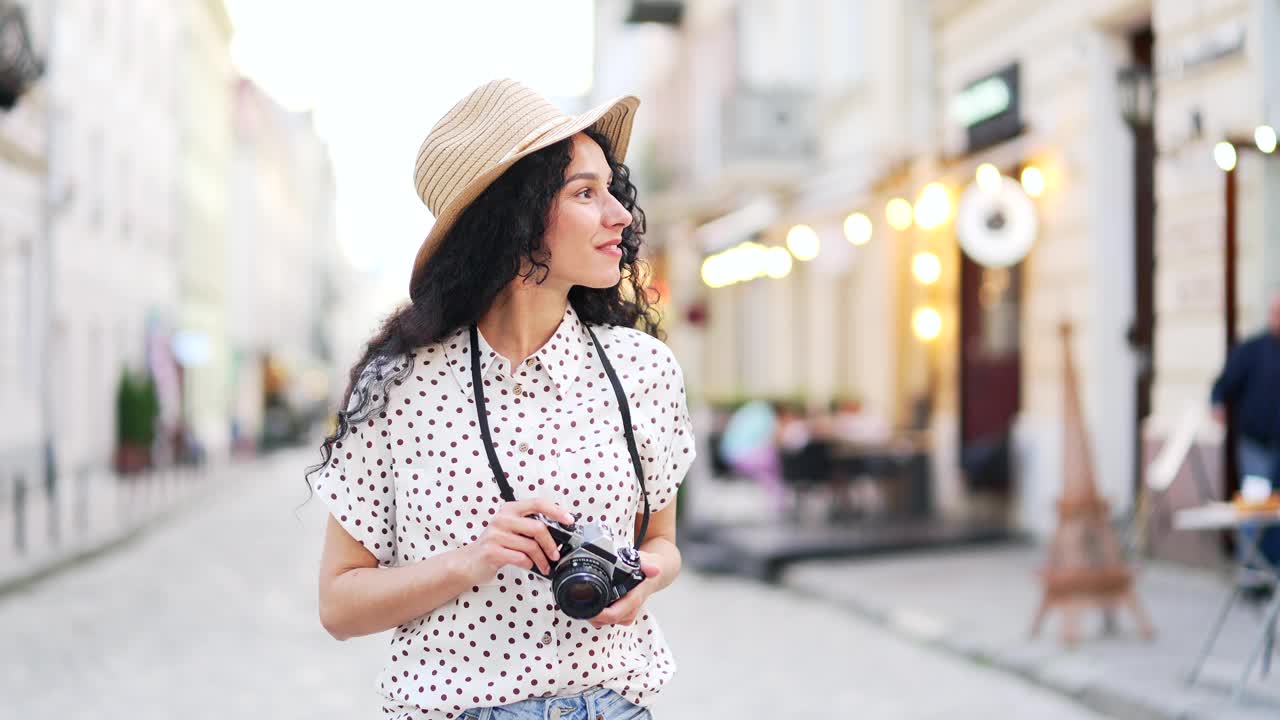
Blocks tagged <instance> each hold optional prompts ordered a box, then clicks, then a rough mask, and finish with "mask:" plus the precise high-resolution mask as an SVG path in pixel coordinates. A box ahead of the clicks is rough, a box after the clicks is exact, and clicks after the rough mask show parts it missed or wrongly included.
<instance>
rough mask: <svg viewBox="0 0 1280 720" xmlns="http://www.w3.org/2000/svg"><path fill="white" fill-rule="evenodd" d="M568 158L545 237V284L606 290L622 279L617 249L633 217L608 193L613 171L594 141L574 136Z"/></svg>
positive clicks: (580, 134)
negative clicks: (546, 269)
mask: <svg viewBox="0 0 1280 720" xmlns="http://www.w3.org/2000/svg"><path fill="white" fill-rule="evenodd" d="M571 154H572V158H573V159H572V160H571V161H570V162H569V167H568V169H566V170H565V175H564V179H565V184H564V187H562V188H560V192H559V194H558V195H557V196H556V199H555V201H554V202H553V203H552V204H551V217H550V222H549V223H548V225H547V234H546V235H545V236H544V238H543V243H544V247H545V248H546V250H547V251H548V252H549V253H550V255H551V258H550V260H548V261H547V265H548V272H547V278H546V281H545V283H544V284H554V285H560V286H564V288H565V291H566V292H567V291H568V289H569V288H570V287H573V286H574V285H585V286H587V287H590V288H610V287H613V286H614V285H617V284H618V282H619V281H620V280H621V279H622V272H621V265H620V263H621V261H622V248H621V247H619V245H620V243H621V242H622V231H623V230H625V229H626V228H627V226H629V225H630V224H631V213H629V212H627V209H626V208H625V207H623V206H622V204H621V203H619V202H618V200H617V199H616V198H614V197H613V195H612V194H610V193H609V183H610V182H611V181H612V180H613V171H612V170H611V169H610V168H609V162H608V160H606V159H605V156H604V151H603V150H601V149H600V146H599V145H597V144H596V142H595V141H594V140H592V139H591V138H589V137H587V136H586V135H584V134H582V133H578V134H577V135H574V136H573V148H572V150H571Z"/></svg>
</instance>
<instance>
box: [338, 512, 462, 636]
mask: <svg viewBox="0 0 1280 720" xmlns="http://www.w3.org/2000/svg"><path fill="white" fill-rule="evenodd" d="M468 565H469V563H467V562H466V561H465V558H463V557H461V556H460V553H459V552H458V551H452V552H446V553H441V554H440V555H436V556H434V557H431V558H428V559H426V560H423V561H422V562H419V563H415V564H413V565H404V566H400V567H393V568H383V567H378V560H377V558H375V557H374V556H373V553H370V552H369V551H368V550H366V549H365V547H364V546H363V545H361V544H360V543H359V542H358V541H356V539H355V538H353V537H351V535H350V534H348V533H347V531H346V530H345V529H343V527H342V525H341V524H339V523H338V521H337V520H335V519H334V518H333V516H332V515H330V516H329V524H328V527H327V528H326V530H325V538H324V552H323V554H322V555H321V558H320V624H321V625H323V626H324V629H325V630H327V631H328V632H329V634H330V635H332V636H333V637H335V638H337V639H338V640H348V639H350V638H353V637H359V636H361V635H372V634H374V633H379V632H382V631H383V630H389V629H391V628H393V627H396V626H397V625H401V624H403V623H406V622H409V621H410V620H413V619H415V618H419V617H422V616H423V615H426V614H427V613H429V612H431V611H432V610H435V609H436V608H438V607H440V606H441V605H444V604H445V603H446V602H449V601H450V600H452V599H453V598H455V597H457V596H458V595H460V594H462V593H463V592H464V591H466V590H468V589H470V588H471V586H473V585H475V582H476V581H475V580H474V579H473V578H472V577H471V568H469V567H468Z"/></svg>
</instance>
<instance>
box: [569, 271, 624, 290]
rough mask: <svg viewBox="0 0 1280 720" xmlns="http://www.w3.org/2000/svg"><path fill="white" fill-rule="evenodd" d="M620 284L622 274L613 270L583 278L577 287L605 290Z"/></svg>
mask: <svg viewBox="0 0 1280 720" xmlns="http://www.w3.org/2000/svg"><path fill="white" fill-rule="evenodd" d="M620 282H622V272H621V271H619V270H614V271H612V272H599V273H593V274H592V275H591V276H590V277H585V278H583V279H582V282H579V283H578V284H579V285H583V286H585V287H589V288H591V289H593V290H607V289H608V288H611V287H614V286H615V285H617V284H618V283H620Z"/></svg>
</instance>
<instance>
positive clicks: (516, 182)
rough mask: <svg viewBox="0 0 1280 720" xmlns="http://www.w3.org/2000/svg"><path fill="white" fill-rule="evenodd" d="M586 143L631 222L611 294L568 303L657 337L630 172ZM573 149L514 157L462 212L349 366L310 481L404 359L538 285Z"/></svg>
mask: <svg viewBox="0 0 1280 720" xmlns="http://www.w3.org/2000/svg"><path fill="white" fill-rule="evenodd" d="M586 135H587V136H588V137H590V138H591V139H592V140H594V141H596V143H597V144H599V145H600V149H601V150H603V151H604V155H605V158H606V159H607V160H608V162H609V167H610V168H611V169H612V170H613V182H612V183H611V184H610V185H609V192H610V194H612V195H613V196H614V197H615V198H617V199H618V202H620V203H621V204H622V205H623V206H624V207H625V208H626V209H627V210H628V211H629V212H630V213H631V217H632V221H631V225H630V226H629V227H627V228H626V229H625V230H623V231H622V246H621V247H622V260H621V261H620V262H621V268H622V278H621V280H620V281H619V283H618V284H617V285H614V286H613V287H610V288H589V287H584V286H581V285H575V286H574V287H573V288H572V289H571V290H570V291H569V304H570V305H572V306H573V309H574V310H575V311H576V312H577V314H578V316H579V317H580V318H581V319H582V321H583V322H585V323H588V324H592V325H620V326H625V327H634V328H637V329H639V330H642V331H643V332H646V333H648V334H650V335H654V336H656V337H661V330H660V329H659V327H658V322H659V318H658V314H657V312H656V310H655V309H654V307H653V305H654V303H656V302H657V297H656V293H655V291H653V290H652V289H650V288H648V287H646V286H645V285H644V283H645V280H646V278H647V275H648V273H647V266H646V263H645V262H644V261H643V260H641V259H640V245H641V243H642V241H643V236H644V230H645V221H644V211H643V210H641V209H640V207H639V206H638V205H636V187H635V185H634V184H632V182H631V177H630V176H631V171H630V169H629V168H628V167H627V166H626V165H625V164H623V163H621V162H618V161H617V160H616V159H615V157H614V153H613V148H612V147H611V145H610V143H609V141H608V139H607V138H606V137H604V136H603V135H601V134H599V133H597V132H595V131H593V130H587V131H586ZM572 149H573V145H572V138H570V139H566V140H562V141H560V142H558V143H556V144H554V145H551V146H549V147H547V148H545V149H543V150H539V151H538V152H535V153H532V154H530V155H529V156H527V157H524V158H521V159H520V160H519V161H518V162H516V163H515V164H514V165H512V166H511V168H510V169H508V170H507V171H506V172H505V173H503V174H502V175H501V176H500V177H499V178H498V179H497V180H495V181H494V182H493V184H492V185H490V186H489V187H488V188H486V189H485V190H484V192H482V193H481V194H480V196H479V197H477V198H476V199H475V200H474V201H473V202H472V203H471V205H469V206H468V207H467V209H466V210H464V211H463V213H462V215H461V216H460V217H459V218H458V220H457V222H456V223H455V224H454V226H453V227H452V228H450V230H449V233H448V234H447V235H445V237H444V238H443V239H442V240H441V242H440V246H439V248H437V249H436V251H435V253H434V254H433V255H432V256H431V260H430V261H429V262H428V263H427V264H426V266H425V268H424V269H423V271H422V272H421V274H420V275H419V277H418V279H417V281H416V282H415V283H414V285H413V287H411V288H410V292H409V297H410V301H409V302H408V303H406V304H404V305H402V306H401V307H399V308H398V309H396V310H395V311H394V312H392V313H391V315H390V316H388V317H387V319H386V320H385V321H384V322H383V324H382V327H381V329H380V330H379V331H378V332H377V334H375V335H374V336H373V338H372V339H370V340H369V343H368V345H367V346H366V348H365V351H364V354H363V356H361V358H360V359H359V360H358V361H356V363H355V364H354V365H352V367H351V371H350V373H349V375H348V382H347V389H346V391H345V392H344V393H343V397H342V403H341V404H340V405H339V408H346V409H345V410H339V411H338V413H337V427H336V429H335V430H334V432H333V433H332V434H331V435H329V436H328V437H326V438H325V439H324V442H323V443H322V444H321V446H320V454H321V461H320V463H319V464H317V465H315V466H312V467H310V468H308V469H307V471H306V475H307V476H308V477H309V476H310V475H311V474H312V473H314V472H316V471H317V470H320V469H321V468H324V467H325V466H326V465H328V464H329V462H330V460H331V459H332V456H333V446H334V444H335V443H337V442H338V441H340V440H342V438H344V437H346V435H347V433H348V432H349V431H350V429H351V427H352V426H353V425H357V424H359V423H362V422H366V421H368V419H369V418H371V417H373V416H375V415H379V414H382V413H384V412H385V410H386V407H387V402H388V397H387V396H388V394H389V391H390V387H391V386H392V385H393V384H394V385H399V384H400V383H401V382H403V380H404V378H406V377H408V375H409V374H410V373H411V372H412V371H413V358H411V357H409V356H408V353H409V352H410V351H412V350H414V349H415V348H419V347H423V346H426V345H431V344H432V343H435V342H438V341H440V340H441V339H442V338H444V337H445V336H447V335H448V334H449V333H451V332H453V331H454V330H457V329H458V328H461V327H467V326H469V325H471V324H472V323H475V322H478V321H479V320H480V318H481V317H483V316H484V314H485V312H487V311H488V310H489V308H490V307H491V306H492V305H493V302H494V300H495V299H496V298H497V297H498V294H499V293H500V292H501V291H502V290H503V289H504V288H505V287H507V285H508V284H510V283H511V282H512V281H513V280H515V279H516V278H517V277H523V278H525V279H526V280H529V279H531V280H533V281H534V282H537V283H542V282H544V281H545V280H546V277H547V272H548V269H549V268H548V265H547V261H548V260H549V259H550V253H549V251H548V250H547V249H546V248H545V247H544V245H543V242H542V240H543V235H544V234H545V233H546V230H547V225H548V223H549V220H550V212H551V208H552V203H553V201H554V200H555V198H556V195H557V194H558V193H559V191H560V189H561V188H563V187H564V176H565V171H566V170H567V169H568V167H569V163H570V162H571V160H572ZM535 275H536V276H537V277H535Z"/></svg>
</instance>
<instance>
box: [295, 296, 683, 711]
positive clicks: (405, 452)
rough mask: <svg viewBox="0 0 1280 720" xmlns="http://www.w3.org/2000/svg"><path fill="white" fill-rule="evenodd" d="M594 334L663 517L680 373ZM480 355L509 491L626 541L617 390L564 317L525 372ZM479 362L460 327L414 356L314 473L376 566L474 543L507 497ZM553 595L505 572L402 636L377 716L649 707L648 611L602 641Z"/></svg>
mask: <svg viewBox="0 0 1280 720" xmlns="http://www.w3.org/2000/svg"><path fill="white" fill-rule="evenodd" d="M595 332H596V336H597V337H598V338H599V339H600V343H601V345H602V346H603V347H604V349H605V352H606V353H607V354H608V355H609V359H610V361H611V362H612V363H613V366H614V369H615V370H616V371H617V373H618V378H619V380H620V381H621V382H622V386H623V388H624V390H625V391H626V394H627V400H628V403H629V404H630V407H631V418H632V425H633V431H634V435H635V440H636V444H637V448H638V450H639V451H640V458H641V464H642V465H643V467H644V472H645V488H646V490H647V493H648V496H649V504H650V509H651V512H655V513H656V512H658V511H659V510H661V509H663V508H664V507H666V506H667V505H669V504H670V503H671V501H672V500H673V499H674V498H675V495H676V489H677V488H678V487H679V485H680V483H681V482H682V480H683V478H684V474H685V472H686V471H687V470H688V468H689V465H690V464H691V463H692V462H693V458H694V441H693V434H692V432H691V428H690V423H689V413H688V407H687V404H686V402H685V393H684V380H683V375H682V373H681V370H680V366H679V365H678V364H677V363H676V361H675V358H674V357H673V356H672V354H671V351H670V350H669V349H668V348H667V346H666V345H664V344H663V343H662V342H661V341H659V340H657V339H655V338H653V337H650V336H648V335H645V334H644V333H641V332H639V331H637V330H633V329H630V328H621V327H613V326H604V327H598V328H595ZM480 350H481V358H482V363H481V377H482V378H483V379H484V384H485V399H486V405H487V412H488V416H489V426H490V431H491V433H492V436H493V442H494V447H495V449H496V450H497V452H498V454H499V457H500V458H501V460H502V466H503V469H504V470H505V472H506V473H507V475H508V482H509V483H510V484H511V487H512V489H513V490H514V491H515V495H516V498H517V499H525V498H532V497H542V498H546V499H549V500H553V501H555V502H557V503H560V504H561V506H563V507H564V508H565V509H567V510H568V511H569V512H571V513H574V514H575V515H577V516H578V519H579V520H580V521H585V522H591V523H597V524H604V525H606V526H608V527H609V529H610V530H611V531H612V532H613V535H614V538H615V539H617V540H619V541H625V542H627V543H633V542H634V522H635V517H636V515H637V514H638V513H641V512H643V503H642V502H641V501H640V497H639V485H638V483H637V482H636V478H635V470H634V468H633V466H632V463H631V457H630V454H629V452H628V450H627V442H626V438H625V436H624V434H623V430H622V419H621V415H620V414H619V411H618V407H617V405H618V402H617V396H616V395H615V394H614V391H613V387H612V386H611V385H610V383H609V379H608V377H607V376H606V375H605V372H604V367H603V365H602V364H601V362H600V359H599V358H598V357H596V352H595V347H594V346H593V345H592V343H591V338H590V336H589V335H588V334H587V331H586V327H585V326H584V325H583V324H582V322H581V321H580V320H579V319H578V316H577V314H576V313H575V312H574V310H573V309H572V307H570V308H569V309H568V310H567V311H566V312H565V315H564V319H563V320H562V322H561V324H560V326H559V328H557V330H556V333H555V335H554V336H553V337H552V338H551V339H550V340H549V341H548V342H547V343H546V344H545V345H544V346H543V347H542V348H540V349H539V350H538V351H537V352H536V353H534V354H533V355H532V356H531V357H529V358H527V359H524V360H523V361H521V362H519V363H518V364H517V365H515V366H512V365H511V364H509V363H508V361H507V360H506V359H505V358H503V357H501V356H499V355H498V354H497V353H495V352H494V351H493V349H492V348H491V347H489V345H488V343H487V342H485V340H484V337H483V335H481V336H480ZM469 353H470V340H469V338H468V330H467V328H461V329H459V330H458V331H456V332H455V333H453V334H451V335H450V336H448V337H446V338H445V339H444V340H443V341H441V342H439V343H437V344H435V345H432V346H428V347H424V348H419V349H417V350H416V351H414V352H413V353H411V357H412V359H413V371H412V372H411V373H410V374H409V375H408V376H407V377H406V378H404V379H403V380H402V381H400V383H399V384H393V385H392V386H391V388H390V390H389V393H388V394H389V398H388V406H387V409H386V411H385V412H383V413H380V414H378V415H375V416H373V418H371V419H370V420H367V421H365V422H364V423H362V424H361V425H360V426H359V427H356V428H354V429H353V430H352V432H351V433H349V434H348V436H347V437H346V438H344V439H343V440H342V441H341V443H339V444H338V445H336V446H335V449H334V455H333V459H332V460H331V462H330V463H329V465H328V466H327V467H326V468H324V469H323V470H321V471H320V472H318V473H316V474H314V475H312V476H311V480H312V483H313V487H314V489H315V491H316V495H317V496H318V497H320V498H322V499H323V500H324V501H325V503H326V504H327V505H328V506H329V510H330V512H331V513H332V514H333V516H334V517H335V518H337V519H338V521H339V522H341V523H342V526H343V527H344V528H346V530H347V532H348V533H350V534H351V536H352V537H354V538H356V539H357V540H359V541H360V543H361V544H363V545H364V546H365V547H366V548H367V549H368V550H369V552H371V553H373V555H374V556H376V557H377V558H378V562H379V563H380V564H381V565H383V566H394V565H408V564H413V563H416V562H418V561H421V560H423V559H425V558H429V557H431V556H433V555H438V554H440V553H444V552H448V551H450V550H455V549H457V548H460V547H463V546H465V545H468V544H470V543H473V542H475V541H476V540H477V539H478V538H479V536H480V534H481V532H483V531H484V529H485V527H486V526H487V524H488V522H489V519H490V518H492V517H493V516H494V515H495V514H496V512H497V510H498V508H499V506H500V505H501V504H502V502H503V501H502V498H501V496H500V490H499V488H498V485H497V483H496V482H495V481H494V479H493V475H492V473H491V472H490V470H489V465H488V461H487V459H486V456H485V451H484V446H483V444H482V442H481V439H480V432H479V426H478V424H477V420H476V406H475V400H474V394H473V393H472V389H471V369H470V368H471V366H470V355H469ZM400 362H401V365H400V367H403V364H402V363H403V362H404V359H403V358H401V360H400ZM394 367H395V366H394V365H393V368H394ZM393 372H394V370H393ZM550 585H551V583H550V581H548V580H546V579H544V578H541V577H540V576H538V575H536V574H534V573H532V572H530V571H527V570H523V569H520V568H517V567H515V566H507V567H505V568H503V569H502V570H500V571H499V572H498V575H497V577H495V578H494V579H493V581H492V582H489V583H485V584H483V585H479V586H475V587H472V588H471V589H470V590H468V591H466V592H464V593H462V594H461V595H459V596H458V597H457V598H455V599H454V600H452V601H450V602H447V603H445V604H444V605H442V606H441V607H439V608H437V609H436V610H434V611H432V612H431V613H429V614H427V615H425V616H423V617H421V618H418V619H417V620H414V621H411V622H409V623H406V624H404V625H401V626H400V627H398V628H396V630H395V633H394V636H393V637H392V640H391V647H390V650H389V652H388V656H387V660H386V665H385V666H384V668H383V670H382V672H381V674H380V675H379V677H378V679H377V683H376V684H377V688H378V690H379V691H380V693H381V694H382V695H383V696H384V697H385V703H384V706H383V711H384V713H385V714H386V715H387V716H389V717H394V718H404V719H406V720H408V719H412V720H449V719H451V718H455V717H457V716H458V715H460V714H461V712H462V711H463V710H466V709H468V708H472V707H480V706H492V705H505V704H508V703H513V702H517V701H520V700H524V699H528V698H538V697H551V696H554V695H566V694H573V693H578V692H582V691H584V690H586V689H589V688H595V687H603V688H609V689H612V690H614V691H616V692H618V693H620V694H621V695H623V696H625V697H626V698H627V699H628V700H630V701H632V702H634V703H636V704H638V705H645V706H647V705H649V704H651V703H652V701H653V699H654V697H655V695H656V694H657V693H658V691H659V690H661V688H662V687H663V686H664V685H665V684H666V683H667V681H668V680H670V679H671V676H672V674H673V673H674V672H675V662H674V660H673V659H672V657H671V652H670V650H669V649H668V647H667V644H666V641H665V640H664V639H663V636H662V631H661V630H660V629H659V628H658V624H657V621H656V620H655V619H654V618H653V615H652V613H650V612H647V611H646V612H643V613H642V614H641V615H640V617H639V618H638V619H637V620H636V622H635V624H634V625H631V626H629V627H628V626H610V627H605V628H603V629H600V630H596V629H595V628H593V627H592V626H591V624H590V623H589V622H587V621H584V620H574V619H572V618H569V617H567V616H566V615H564V614H563V613H561V612H559V611H558V610H557V609H556V607H555V605H554V599H553V597H552V594H551V591H550Z"/></svg>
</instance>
